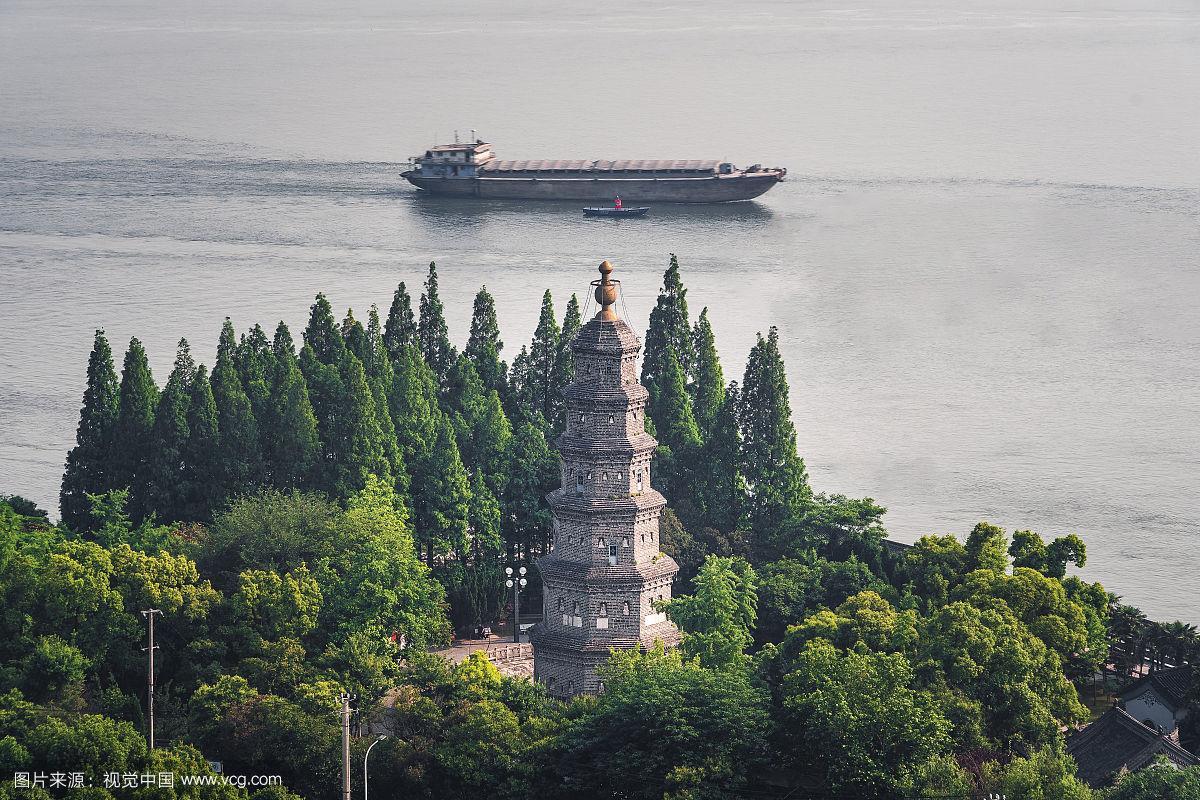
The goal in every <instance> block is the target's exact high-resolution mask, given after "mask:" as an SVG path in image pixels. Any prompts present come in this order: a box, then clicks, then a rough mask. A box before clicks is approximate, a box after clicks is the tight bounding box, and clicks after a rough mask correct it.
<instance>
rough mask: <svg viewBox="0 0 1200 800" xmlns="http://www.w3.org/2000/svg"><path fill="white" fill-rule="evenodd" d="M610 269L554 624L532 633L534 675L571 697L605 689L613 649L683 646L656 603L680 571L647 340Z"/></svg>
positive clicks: (560, 532)
mask: <svg viewBox="0 0 1200 800" xmlns="http://www.w3.org/2000/svg"><path fill="white" fill-rule="evenodd" d="M611 272H612V267H611V266H610V265H609V263H608V262H607V261H605V262H604V263H603V264H601V265H600V273H601V275H602V278H601V279H600V280H599V281H594V282H593V285H595V286H596V300H597V302H599V304H600V311H599V312H598V313H597V314H596V316H595V317H594V318H593V319H591V320H589V321H588V323H587V324H586V325H584V326H583V328H582V329H581V330H580V332H579V335H578V336H576V337H575V340H574V341H573V342H572V343H571V350H572V352H573V353H574V358H575V381H574V382H573V383H571V384H570V385H569V386H567V387H566V389H565V390H564V391H563V397H564V398H565V400H566V407H567V428H566V431H565V432H564V433H563V434H562V436H560V437H559V439H558V449H559V454H560V456H561V466H562V485H561V487H560V488H559V489H556V490H554V491H553V492H551V493H550V494H549V495H548V496H547V498H546V499H547V501H548V502H549V504H550V509H551V512H552V515H553V520H554V540H553V547H552V549H551V551H550V553H548V554H547V555H546V556H545V557H543V558H541V559H539V560H538V569H539V570H540V571H541V574H542V585H543V603H544V609H543V610H544V615H543V621H542V622H541V623H539V624H538V625H536V626H534V628H533V630H532V631H531V641H532V642H533V649H534V679H535V680H538V681H540V682H541V683H543V684H545V685H546V687H547V688H548V689H549V691H550V693H551V694H554V695H556V696H559V697H569V696H571V695H575V694H579V693H582V692H588V693H596V692H601V691H603V689H604V685H603V683H602V681H601V679H600V678H599V677H598V676H597V674H596V668H597V667H598V666H599V665H600V664H601V663H602V662H603V661H604V660H605V659H607V658H608V656H609V653H610V651H611V650H613V649H617V650H620V649H632V648H639V649H646V648H649V647H652V646H653V645H654V643H655V642H656V641H661V642H663V643H664V644H666V645H668V646H671V645H674V644H676V643H677V642H678V640H679V631H678V630H677V629H676V628H675V626H674V625H673V624H671V622H670V621H669V620H667V618H666V615H665V614H664V613H662V612H661V611H658V610H657V609H656V608H655V605H656V604H657V603H659V602H661V601H665V600H670V599H671V583H672V581H673V580H674V578H675V575H676V573H677V572H678V571H679V567H678V565H676V563H675V561H674V560H673V559H671V557H670V556H667V555H665V554H663V553H662V552H661V549H660V548H661V542H660V540H659V530H658V528H659V515H660V514H661V513H662V509H663V507H664V506H665V505H666V500H665V499H664V498H663V496H662V495H661V494H659V493H658V492H657V491H655V489H654V488H653V487H652V486H651V484H650V470H651V459H652V458H653V455H654V449H655V447H656V446H657V444H658V443H657V442H656V441H655V440H654V437H652V436H650V435H649V434H648V433H646V421H645V411H646V400H647V396H648V395H647V392H646V389H645V387H643V386H642V385H641V384H639V383H638V381H637V357H638V352H639V351H640V350H641V342H640V341H638V338H637V336H636V334H634V332H633V330H632V329H631V328H630V327H629V325H628V324H626V322H625V321H624V320H622V319H620V318H618V317H617V315H616V313H615V312H614V311H613V304H614V303H615V302H616V299H617V291H618V286H619V281H614V280H612V279H611V278H610V273H611Z"/></svg>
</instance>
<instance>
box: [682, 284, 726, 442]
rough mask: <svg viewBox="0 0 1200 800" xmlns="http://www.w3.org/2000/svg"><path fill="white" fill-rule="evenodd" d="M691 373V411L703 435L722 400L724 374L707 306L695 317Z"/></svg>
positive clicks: (710, 430) (706, 432)
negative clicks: (698, 317)
mask: <svg viewBox="0 0 1200 800" xmlns="http://www.w3.org/2000/svg"><path fill="white" fill-rule="evenodd" d="M692 353H693V356H692V374H691V380H690V381H689V384H688V390H689V394H690V395H691V398H692V411H693V412H694V414H695V417H696V425H697V427H699V429H700V436H701V438H702V439H707V438H708V437H709V435H710V433H711V432H712V429H713V425H715V424H716V421H717V414H719V413H720V411H721V406H723V405H724V404H725V375H724V373H723V372H722V370H721V359H720V356H719V355H718V354H717V341H716V337H715V336H714V335H713V329H712V324H711V323H710V322H709V321H708V308H707V307H706V308H705V309H704V310H703V311H701V312H700V319H698V320H696V330H695V344H694V346H693V348H692Z"/></svg>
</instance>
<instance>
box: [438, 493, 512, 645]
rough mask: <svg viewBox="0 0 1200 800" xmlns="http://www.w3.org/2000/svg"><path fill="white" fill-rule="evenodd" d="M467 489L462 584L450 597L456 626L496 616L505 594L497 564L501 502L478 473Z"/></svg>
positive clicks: (498, 561)
mask: <svg viewBox="0 0 1200 800" xmlns="http://www.w3.org/2000/svg"><path fill="white" fill-rule="evenodd" d="M470 488H471V502H470V507H469V510H468V515H467V516H468V521H469V525H470V551H469V553H467V554H466V556H465V558H464V559H463V563H464V569H463V578H462V583H461V587H460V588H459V589H458V591H456V592H455V593H454V594H452V595H451V597H450V601H451V602H450V605H451V608H453V609H454V610H455V620H454V622H455V624H456V626H458V627H474V626H476V625H481V624H483V623H484V622H486V621H488V620H492V619H495V618H496V615H497V614H498V613H499V611H500V606H501V605H502V604H503V602H504V598H505V595H506V592H505V590H504V577H503V573H502V572H501V564H500V555H501V554H502V552H503V550H502V543H501V539H500V515H501V511H500V504H499V503H498V502H497V500H496V498H495V496H494V495H493V494H492V492H491V490H490V489H489V488H488V486H487V483H486V482H485V481H484V479H483V476H482V475H480V474H479V473H478V472H476V473H474V474H473V475H472V476H471V487H470Z"/></svg>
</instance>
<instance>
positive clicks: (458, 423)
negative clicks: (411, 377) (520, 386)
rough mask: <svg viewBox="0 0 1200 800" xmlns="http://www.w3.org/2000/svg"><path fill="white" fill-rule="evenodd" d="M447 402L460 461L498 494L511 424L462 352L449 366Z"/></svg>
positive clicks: (497, 401) (492, 390)
mask: <svg viewBox="0 0 1200 800" xmlns="http://www.w3.org/2000/svg"><path fill="white" fill-rule="evenodd" d="M448 383H449V386H448V390H449V391H448V395H447V405H448V406H449V409H450V414H451V417H452V420H453V423H454V434H455V440H456V441H457V443H458V450H459V453H460V455H461V457H462V461H463V464H464V465H465V466H466V468H467V469H468V470H469V471H470V472H471V473H472V474H476V473H478V474H481V475H482V476H483V479H484V481H485V483H486V484H487V486H488V489H489V490H490V491H491V492H492V494H495V495H497V496H498V495H499V494H500V492H501V491H502V489H503V484H504V479H505V473H506V472H507V467H506V461H505V455H506V453H507V451H508V442H509V440H510V439H511V438H512V426H511V425H510V424H509V422H508V418H507V417H505V416H504V408H503V406H502V405H501V404H500V396H499V395H498V394H497V393H496V390H495V389H490V388H488V387H487V386H485V385H484V383H483V381H482V380H481V379H480V377H479V374H478V373H477V372H476V371H475V365H474V363H473V362H472V361H471V359H470V358H468V357H467V355H466V354H465V353H464V354H463V355H460V356H459V357H458V361H456V362H455V363H454V368H453V369H451V370H450V378H449V382H448Z"/></svg>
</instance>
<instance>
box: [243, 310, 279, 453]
mask: <svg viewBox="0 0 1200 800" xmlns="http://www.w3.org/2000/svg"><path fill="white" fill-rule="evenodd" d="M274 361H275V355H274V353H273V352H272V351H271V340H269V339H268V338H267V334H266V332H265V331H264V330H263V329H262V326H261V325H255V326H254V327H253V328H251V329H250V332H249V333H246V334H243V336H242V338H241V340H240V341H239V342H238V348H237V359H236V362H237V373H238V378H239V379H240V380H241V382H242V388H244V389H245V391H246V397H248V398H249V399H250V410H251V412H252V413H253V414H254V419H255V420H256V421H260V420H262V419H264V418H265V417H266V416H268V415H269V414H270V410H269V408H268V407H269V406H270V403H271V375H272V374H273V373H274V370H275V364H274ZM258 429H259V451H260V452H262V453H265V452H266V450H267V448H268V447H270V442H268V441H267V440H266V435H265V433H264V431H263V427H262V425H261V424H259V426H258Z"/></svg>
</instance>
